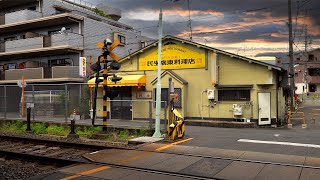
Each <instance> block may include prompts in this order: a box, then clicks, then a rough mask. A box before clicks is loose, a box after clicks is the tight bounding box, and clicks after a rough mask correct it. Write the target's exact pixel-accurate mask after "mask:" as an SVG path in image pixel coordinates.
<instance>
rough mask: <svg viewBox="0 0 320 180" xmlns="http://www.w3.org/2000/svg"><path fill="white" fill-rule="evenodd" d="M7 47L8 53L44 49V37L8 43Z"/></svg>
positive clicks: (6, 43)
mask: <svg viewBox="0 0 320 180" xmlns="http://www.w3.org/2000/svg"><path fill="white" fill-rule="evenodd" d="M5 47H6V48H5V49H6V52H11V51H21V50H28V49H37V48H43V37H35V38H27V39H19V40H14V41H6V42H5Z"/></svg>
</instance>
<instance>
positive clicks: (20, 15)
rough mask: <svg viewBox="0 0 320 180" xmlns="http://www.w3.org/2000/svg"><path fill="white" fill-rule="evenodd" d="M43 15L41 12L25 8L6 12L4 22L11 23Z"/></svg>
mask: <svg viewBox="0 0 320 180" xmlns="http://www.w3.org/2000/svg"><path fill="white" fill-rule="evenodd" d="M41 17H42V13H41V12H38V11H32V10H28V9H25V10H21V11H16V12H12V13H7V14H5V18H4V22H3V24H11V23H16V22H21V21H26V20H30V19H37V18H41ZM0 25H1V18H0Z"/></svg>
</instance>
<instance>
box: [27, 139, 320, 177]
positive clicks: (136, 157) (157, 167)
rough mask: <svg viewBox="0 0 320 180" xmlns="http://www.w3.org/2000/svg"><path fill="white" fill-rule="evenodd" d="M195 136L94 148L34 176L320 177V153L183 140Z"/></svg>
mask: <svg viewBox="0 0 320 180" xmlns="http://www.w3.org/2000/svg"><path fill="white" fill-rule="evenodd" d="M192 140H193V139H191V138H190V139H185V140H182V141H178V142H175V143H152V144H147V145H142V146H138V147H137V148H136V149H134V150H119V149H117V150H115V149H106V150H101V151H97V152H92V153H88V154H86V155H84V157H85V158H87V159H89V160H90V161H91V162H92V163H89V164H78V165H73V166H69V167H65V168H62V169H59V170H57V171H55V172H52V173H48V174H45V175H41V176H37V177H33V178H31V179H32V180H33V179H43V180H45V179H48V180H49V179H50V180H55V179H61V180H71V179H75V180H81V179H85V180H99V179H112V180H113V179H121V180H124V179H130V180H136V179H152V180H153V179H165V180H171V179H172V180H173V179H174V180H175V179H178V180H180V179H181V180H183V179H228V180H229V179H230V180H238V179H240V180H253V179H254V180H260V179H270V180H274V179H277V180H281V179H283V180H289V179H290V180H295V179H296V180H307V179H308V180H309V179H315V180H316V179H320V158H316V157H306V156H295V155H285V154H272V153H261V152H251V151H240V150H226V149H217V148H207V147H195V146H184V145H183V143H188V142H191V141H192Z"/></svg>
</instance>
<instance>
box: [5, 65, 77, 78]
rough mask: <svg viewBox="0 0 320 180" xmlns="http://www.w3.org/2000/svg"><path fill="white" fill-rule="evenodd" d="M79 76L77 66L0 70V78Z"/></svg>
mask: <svg viewBox="0 0 320 180" xmlns="http://www.w3.org/2000/svg"><path fill="white" fill-rule="evenodd" d="M22 76H24V78H25V79H26V80H27V79H55V78H80V76H79V67H78V66H55V67H51V68H50V67H45V68H44V67H39V68H27V69H12V70H6V71H4V73H3V72H1V76H0V77H1V79H0V80H20V79H21V77H22Z"/></svg>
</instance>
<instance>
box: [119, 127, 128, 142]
mask: <svg viewBox="0 0 320 180" xmlns="http://www.w3.org/2000/svg"><path fill="white" fill-rule="evenodd" d="M119 137H120V138H121V139H123V140H127V139H129V131H128V130H127V129H125V130H122V131H120V133H119Z"/></svg>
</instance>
